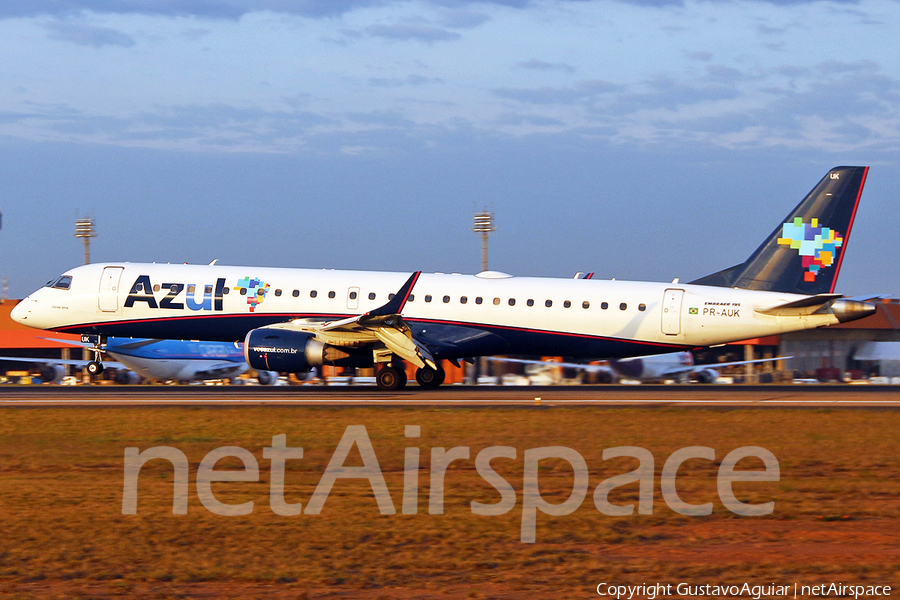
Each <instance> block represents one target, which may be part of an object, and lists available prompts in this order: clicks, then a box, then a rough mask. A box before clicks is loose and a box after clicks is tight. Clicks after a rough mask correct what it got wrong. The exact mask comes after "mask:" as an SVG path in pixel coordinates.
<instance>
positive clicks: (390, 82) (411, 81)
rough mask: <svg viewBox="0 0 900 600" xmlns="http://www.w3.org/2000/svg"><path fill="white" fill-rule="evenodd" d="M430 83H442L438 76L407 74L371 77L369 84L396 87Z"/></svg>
mask: <svg viewBox="0 0 900 600" xmlns="http://www.w3.org/2000/svg"><path fill="white" fill-rule="evenodd" d="M431 83H444V80H443V79H441V78H439V77H422V76H421V75H407V76H406V77H403V78H401V77H371V78H369V85H371V86H373V87H380V88H397V87H402V86H406V85H412V86H418V85H428V84H431Z"/></svg>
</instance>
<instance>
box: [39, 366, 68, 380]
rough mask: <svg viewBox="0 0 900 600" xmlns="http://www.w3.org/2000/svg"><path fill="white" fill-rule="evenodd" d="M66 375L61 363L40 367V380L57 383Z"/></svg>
mask: <svg viewBox="0 0 900 600" xmlns="http://www.w3.org/2000/svg"><path fill="white" fill-rule="evenodd" d="M65 376H66V368H65V367H64V366H62V365H45V366H43V367H41V381H43V382H44V383H59V382H60V381H62V379H63V377H65Z"/></svg>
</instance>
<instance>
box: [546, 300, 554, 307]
mask: <svg viewBox="0 0 900 600" xmlns="http://www.w3.org/2000/svg"><path fill="white" fill-rule="evenodd" d="M544 306H546V307H547V308H550V307H551V306H553V300H547V301H546V302H544Z"/></svg>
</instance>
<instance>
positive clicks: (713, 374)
mask: <svg viewBox="0 0 900 600" xmlns="http://www.w3.org/2000/svg"><path fill="white" fill-rule="evenodd" d="M718 378H719V372H718V371H716V370H715V369H703V370H702V371H698V372H697V381H699V382H700V383H715V382H716V379H718Z"/></svg>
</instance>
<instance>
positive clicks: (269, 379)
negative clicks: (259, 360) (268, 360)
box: [256, 371, 278, 385]
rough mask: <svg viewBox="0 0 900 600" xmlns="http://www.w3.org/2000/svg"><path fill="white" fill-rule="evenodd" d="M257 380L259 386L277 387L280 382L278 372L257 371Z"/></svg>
mask: <svg viewBox="0 0 900 600" xmlns="http://www.w3.org/2000/svg"><path fill="white" fill-rule="evenodd" d="M256 380H257V381H258V382H259V385H275V382H276V381H278V371H257V372H256Z"/></svg>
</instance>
